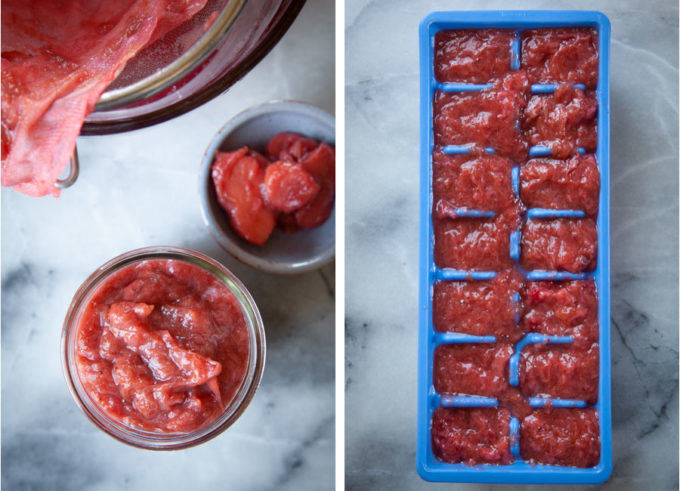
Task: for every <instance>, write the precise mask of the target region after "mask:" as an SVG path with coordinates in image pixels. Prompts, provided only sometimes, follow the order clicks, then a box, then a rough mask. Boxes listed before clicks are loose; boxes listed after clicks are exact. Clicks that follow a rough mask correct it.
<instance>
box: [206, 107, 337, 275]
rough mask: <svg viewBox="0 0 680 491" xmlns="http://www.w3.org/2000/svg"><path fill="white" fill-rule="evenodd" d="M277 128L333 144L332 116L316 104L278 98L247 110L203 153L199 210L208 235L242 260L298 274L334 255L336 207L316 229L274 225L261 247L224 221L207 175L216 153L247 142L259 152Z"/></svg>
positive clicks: (271, 269) (281, 271) (225, 128)
mask: <svg viewBox="0 0 680 491" xmlns="http://www.w3.org/2000/svg"><path fill="white" fill-rule="evenodd" d="M282 132H292V133H299V134H301V135H303V136H306V137H309V138H314V139H315V140H318V141H324V142H326V143H328V144H329V145H332V146H335V119H334V118H333V116H331V115H330V114H328V113H327V112H325V111H323V110H321V109H319V108H318V107H316V106H312V105H309V104H305V103H302V102H295V101H278V102H270V103H266V104H262V105H260V106H256V107H253V108H250V109H247V110H245V111H243V112H242V113H240V114H238V115H237V116H235V117H234V118H233V119H231V120H230V121H229V122H228V123H227V124H226V125H224V126H223V127H222V129H221V130H220V131H219V132H218V133H217V134H216V135H215V137H214V138H213V140H212V141H211V142H210V145H209V146H208V149H207V150H206V152H205V155H204V156H203V162H202V164H201V172H200V177H199V193H200V198H201V212H202V214H203V220H204V222H205V224H206V226H207V227H208V230H209V231H210V234H211V235H212V236H213V237H214V238H215V240H216V241H217V242H218V243H219V245H220V246H221V247H222V248H223V249H224V250H225V251H227V252H228V253H229V254H231V255H232V256H234V257H235V258H236V259H238V260H239V261H241V262H242V263H244V264H247V265H248V266H251V267H253V268H256V269H259V270H261V271H266V272H269V273H279V274H290V273H302V272H305V271H310V270H313V269H316V268H319V267H321V266H323V265H325V264H327V263H329V262H330V261H331V260H332V259H333V257H334V256H335V209H334V210H333V212H332V213H331V216H330V218H329V219H328V220H327V221H326V222H325V223H324V224H322V225H321V226H319V227H316V228H310V229H301V230H300V231H298V232H295V233H284V232H282V231H281V230H279V229H278V228H276V229H274V232H273V233H272V235H271V236H270V237H269V239H268V240H267V242H266V243H265V244H264V245H262V246H257V245H254V244H251V243H249V242H248V241H246V240H245V239H242V238H241V237H240V236H239V235H238V234H236V232H235V231H234V230H233V229H232V228H231V226H230V225H229V220H228V218H227V214H226V212H225V211H224V209H223V208H222V207H221V206H220V204H219V203H218V201H217V196H216V194H215V186H214V184H213V181H212V176H211V167H212V164H213V162H214V161H215V153H216V152H218V151H221V152H230V151H233V150H236V149H238V148H240V147H242V146H244V145H247V146H248V147H249V148H250V149H252V150H256V151H258V152H260V153H264V149H265V146H266V145H267V142H269V140H270V139H271V138H272V137H274V136H275V135H277V134H278V133H282Z"/></svg>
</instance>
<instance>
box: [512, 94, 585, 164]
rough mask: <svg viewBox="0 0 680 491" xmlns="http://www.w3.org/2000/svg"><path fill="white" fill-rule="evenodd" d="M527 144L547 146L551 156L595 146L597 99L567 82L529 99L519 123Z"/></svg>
mask: <svg viewBox="0 0 680 491" xmlns="http://www.w3.org/2000/svg"><path fill="white" fill-rule="evenodd" d="M523 129H524V134H525V135H526V138H527V140H528V142H529V144H530V145H532V146H535V145H540V146H544V147H548V148H549V149H550V151H551V155H552V156H553V157H557V158H565V157H568V156H569V155H575V154H576V152H577V151H578V147H581V148H583V149H585V151H586V152H594V151H595V149H596V148H597V99H596V98H595V94H594V93H592V92H584V91H582V90H580V89H575V88H572V87H571V86H570V85H560V86H559V87H557V89H556V90H555V92H554V93H553V94H543V95H535V96H533V97H532V98H531V99H529V104H528V105H527V108H526V111H524V122H523Z"/></svg>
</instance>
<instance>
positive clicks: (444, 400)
mask: <svg viewBox="0 0 680 491" xmlns="http://www.w3.org/2000/svg"><path fill="white" fill-rule="evenodd" d="M586 26H590V27H595V28H596V29H597V32H598V40H599V43H598V49H599V53H598V54H599V78H598V84H597V88H596V90H595V93H596V98H597V102H598V114H597V131H598V135H597V136H598V140H597V149H596V151H595V152H594V153H595V155H596V159H597V163H598V169H599V173H600V197H599V210H598V216H597V229H598V252H597V267H596V268H595V270H594V271H590V272H582V273H570V272H566V271H542V270H530V271H526V270H524V268H522V267H521V266H520V263H519V261H520V254H521V230H522V226H523V224H524V222H525V221H526V220H546V219H564V218H583V217H585V216H586V214H585V212H584V211H583V210H576V209H560V210H557V209H545V208H528V209H527V210H526V213H525V215H524V216H523V218H522V221H521V222H522V223H520V225H519V228H518V229H517V230H516V231H514V232H511V233H510V251H509V253H510V257H511V259H512V260H513V263H514V265H515V269H516V270H518V271H519V272H520V273H521V274H522V275H523V277H524V280H525V281H526V282H528V281H567V280H585V279H588V278H591V277H592V278H593V279H594V280H595V285H596V289H597V292H598V297H599V298H598V323H599V337H598V339H597V341H596V342H598V343H599V385H598V399H597V403H596V404H594V405H592V406H591V407H594V408H595V409H596V410H597V413H598V415H599V425H600V462H599V463H598V464H597V465H596V466H595V467H590V468H576V467H566V466H558V465H545V464H530V463H528V462H525V461H523V460H522V458H521V455H520V422H519V420H518V419H517V418H515V417H511V418H510V424H509V426H510V428H509V431H510V438H511V448H510V451H511V453H512V455H513V456H514V458H515V462H514V463H512V464H509V465H490V464H479V465H475V466H469V465H467V464H463V463H459V464H451V463H446V462H443V461H440V460H439V459H438V458H437V457H436V456H435V455H434V454H433V451H432V437H431V425H432V416H433V412H434V410H435V409H436V408H437V407H440V406H441V407H445V408H478V407H498V405H499V401H498V399H496V398H494V397H483V396H479V395H460V394H455V395H453V394H439V393H437V392H436V391H435V389H434V385H433V359H434V351H435V349H436V348H437V346H439V345H442V344H460V343H475V344H477V343H480V344H481V343H496V342H497V339H496V337H495V336H473V335H468V334H460V333H454V332H438V331H436V330H435V329H434V327H433V311H432V299H433V288H434V283H435V282H437V281H470V282H474V281H483V280H491V279H493V278H495V277H496V276H497V271H464V270H457V269H451V268H439V267H437V266H436V265H435V262H434V231H433V224H432V216H431V213H432V207H433V196H432V178H433V175H432V165H433V162H432V153H433V151H434V149H435V145H434V130H433V117H434V114H433V98H434V95H435V92H436V91H437V90H442V91H444V92H447V93H456V92H474V91H481V90H486V89H488V88H490V87H492V84H490V83H489V84H466V83H458V82H456V83H450V82H440V81H438V80H436V78H435V75H434V36H435V34H436V33H437V32H438V31H440V30H455V29H474V28H479V29H485V28H509V29H514V30H515V36H514V39H513V42H512V44H511V58H510V59H511V67H510V68H511V70H517V69H518V68H519V67H520V61H521V60H520V52H521V49H520V48H521V46H520V35H521V34H520V33H521V31H522V30H523V29H527V28H543V27H586ZM419 34H420V72H421V100H420V118H421V162H420V164H421V189H420V193H421V217H420V222H421V228H420V299H419V306H420V312H419V367H418V378H419V387H418V425H417V426H418V438H417V452H416V464H417V470H418V472H419V473H420V475H421V476H422V477H423V478H425V479H427V480H430V481H449V482H488V483H537V484H540V483H555V484H587V483H598V482H603V481H605V480H606V479H607V478H608V477H609V475H610V473H611V468H612V455H611V395H610V366H609V37H610V26H609V21H608V20H607V18H606V17H605V16H604V15H603V14H601V13H599V12H590V11H485V12H434V13H432V14H430V15H428V16H427V17H426V18H425V19H423V21H422V22H421V25H420V33H419ZM574 86H576V87H577V88H580V89H585V86H584V85H582V84H574ZM555 88H556V86H555V85H554V84H533V85H532V86H531V93H532V95H533V94H541V95H544V94H551V93H552V92H554V90H555ZM442 150H443V152H444V153H445V154H449V155H456V154H466V153H469V152H470V146H468V145H445V146H443V147H442ZM485 150H486V152H487V153H495V150H494V149H493V148H486V149H485ZM578 152H579V153H580V154H583V153H585V150H584V149H583V148H579V149H578ZM550 155H551V152H550V150H549V149H548V148H547V147H543V146H533V147H530V148H529V158H534V157H550ZM512 188H513V191H514V193H515V195H517V196H519V191H520V173H519V164H516V165H515V166H514V167H513V169H512ZM452 215H453V216H450V217H449V218H450V219H452V220H456V219H458V218H489V217H494V216H496V213H494V212H492V211H490V210H483V209H469V208H462V207H459V208H455V210H454V211H453V212H452ZM513 299H514V301H519V292H515V294H514V295H513ZM515 321H516V322H519V315H517V316H516V318H515ZM573 341H574V339H573V337H572V336H550V335H545V334H540V333H535V332H530V333H527V334H525V335H524V336H523V337H522V339H520V340H519V341H518V342H516V343H514V352H513V354H512V356H511V357H510V360H509V363H508V365H509V366H508V382H509V386H514V387H517V386H518V385H519V371H520V364H521V354H522V350H523V348H525V347H526V346H528V345H531V344H536V343H548V344H553V343H554V344H565V343H566V344H571V343H573ZM527 400H528V402H529V405H530V406H531V407H532V408H541V407H545V406H547V405H550V406H552V407H555V408H585V407H588V406H589V405H588V404H586V402H585V401H582V400H574V399H558V398H552V397H551V398H545V397H528V398H527Z"/></svg>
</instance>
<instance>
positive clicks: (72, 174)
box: [54, 147, 80, 189]
mask: <svg viewBox="0 0 680 491" xmlns="http://www.w3.org/2000/svg"><path fill="white" fill-rule="evenodd" d="M79 172H80V161H79V160H78V147H75V148H74V149H73V156H72V157H71V161H70V162H69V163H68V176H66V177H65V178H63V179H57V182H55V183H54V186H55V187H58V188H59V189H65V188H68V187H70V186H73V183H75V182H76V180H77V179H78V173H79Z"/></svg>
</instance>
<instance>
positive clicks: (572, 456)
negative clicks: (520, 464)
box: [519, 408, 600, 467]
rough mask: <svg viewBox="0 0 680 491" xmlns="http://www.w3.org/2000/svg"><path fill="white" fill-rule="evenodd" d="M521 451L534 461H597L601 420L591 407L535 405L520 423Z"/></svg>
mask: <svg viewBox="0 0 680 491" xmlns="http://www.w3.org/2000/svg"><path fill="white" fill-rule="evenodd" d="M519 442H520V455H521V456H522V459H524V460H526V461H528V462H531V463H536V464H549V465H562V466H571V467H594V466H596V465H597V464H598V462H599V461H600V422H599V418H598V415H597V411H596V410H595V409H594V408H585V409H566V408H547V409H537V410H535V411H534V412H533V413H532V414H531V415H529V416H527V417H526V418H524V420H523V421H522V423H521V425H520V436H519Z"/></svg>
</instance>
